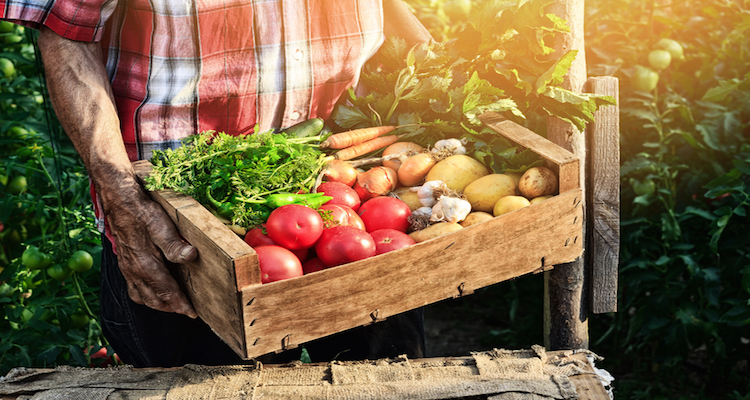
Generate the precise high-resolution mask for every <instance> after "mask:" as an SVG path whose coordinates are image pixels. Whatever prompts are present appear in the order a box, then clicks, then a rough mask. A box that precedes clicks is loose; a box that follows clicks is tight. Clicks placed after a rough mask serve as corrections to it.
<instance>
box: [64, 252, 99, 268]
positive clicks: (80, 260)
mask: <svg viewBox="0 0 750 400" xmlns="http://www.w3.org/2000/svg"><path fill="white" fill-rule="evenodd" d="M93 265H94V258H93V257H91V254H89V252H88V251H86V250H78V251H76V252H75V253H73V254H72V255H71V256H70V258H68V268H70V269H71V270H73V271H75V272H86V271H88V270H90V269H91V267H92V266H93Z"/></svg>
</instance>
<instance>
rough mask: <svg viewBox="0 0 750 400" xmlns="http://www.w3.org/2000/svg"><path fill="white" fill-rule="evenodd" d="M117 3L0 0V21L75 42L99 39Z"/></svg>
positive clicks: (110, 0)
mask: <svg viewBox="0 0 750 400" xmlns="http://www.w3.org/2000/svg"><path fill="white" fill-rule="evenodd" d="M116 5H117V0H0V19H4V20H8V21H11V22H13V23H16V24H19V25H23V26H27V27H30V28H35V29H39V28H41V27H42V26H46V27H48V28H50V29H52V30H53V31H54V32H55V33H57V34H58V35H60V36H62V37H64V38H67V39H70V40H77V41H85V42H96V41H99V40H101V38H102V34H103V31H104V24H105V23H106V21H107V19H108V18H109V17H110V16H111V15H112V13H113V12H114V10H115V6H116Z"/></svg>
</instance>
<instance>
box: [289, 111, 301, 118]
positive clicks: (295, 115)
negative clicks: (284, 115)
mask: <svg viewBox="0 0 750 400" xmlns="http://www.w3.org/2000/svg"><path fill="white" fill-rule="evenodd" d="M301 116H302V115H301V114H300V113H299V111H295V112H293V113H292V115H291V118H292V119H293V120H298V119H299V117H301Z"/></svg>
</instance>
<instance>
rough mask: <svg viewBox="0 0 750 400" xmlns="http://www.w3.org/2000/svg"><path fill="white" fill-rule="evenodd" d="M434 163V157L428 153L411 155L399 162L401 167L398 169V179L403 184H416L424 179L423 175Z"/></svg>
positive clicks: (425, 174)
mask: <svg viewBox="0 0 750 400" xmlns="http://www.w3.org/2000/svg"><path fill="white" fill-rule="evenodd" d="M435 164H436V161H435V158H433V157H432V155H431V154H430V153H419V154H416V155H413V156H411V157H409V158H407V159H406V161H404V162H403V163H401V168H399V169H398V181H399V182H400V183H401V184H402V185H404V186H414V185H418V184H420V183H422V182H423V181H424V177H425V176H427V173H428V172H430V169H432V167H433V166H434V165H435Z"/></svg>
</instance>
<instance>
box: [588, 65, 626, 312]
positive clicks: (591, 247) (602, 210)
mask: <svg viewBox="0 0 750 400" xmlns="http://www.w3.org/2000/svg"><path fill="white" fill-rule="evenodd" d="M584 90H585V91H586V92H588V93H595V94H601V95H608V96H612V97H614V98H615V99H618V93H619V83H618V80H617V78H615V77H594V78H590V79H589V80H588V81H587V82H586V86H585V87H584ZM619 112H620V110H619V108H618V107H617V106H608V107H604V108H602V109H601V110H599V111H597V112H596V113H595V114H594V117H595V119H596V121H595V122H594V123H592V124H589V126H588V127H587V132H586V140H587V142H588V162H587V163H588V167H587V171H586V173H587V175H588V185H589V186H590V188H589V190H588V191H587V192H586V196H587V198H586V204H588V209H587V216H588V220H587V224H588V226H589V229H588V232H587V238H586V239H587V243H588V245H587V246H586V260H587V263H588V266H589V270H590V271H591V289H590V290H591V292H590V293H591V311H592V312H593V313H595V314H601V313H608V312H616V311H617V282H618V266H619V262H620V113H619Z"/></svg>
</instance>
